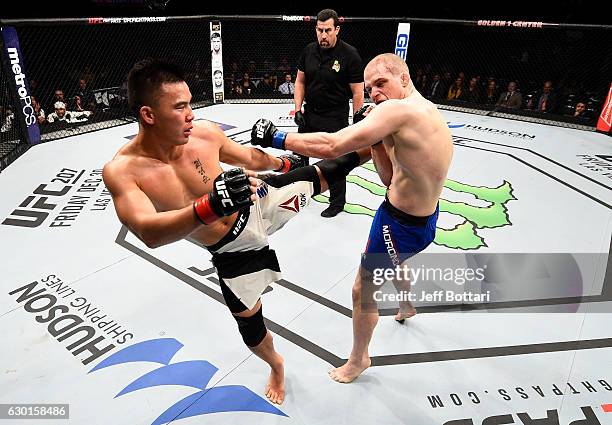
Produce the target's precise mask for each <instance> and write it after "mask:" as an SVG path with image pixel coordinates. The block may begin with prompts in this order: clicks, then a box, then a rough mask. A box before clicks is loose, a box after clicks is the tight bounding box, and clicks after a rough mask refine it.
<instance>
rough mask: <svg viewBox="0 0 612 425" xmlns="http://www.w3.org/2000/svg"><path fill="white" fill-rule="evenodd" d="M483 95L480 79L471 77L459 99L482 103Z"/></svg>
mask: <svg viewBox="0 0 612 425" xmlns="http://www.w3.org/2000/svg"><path fill="white" fill-rule="evenodd" d="M481 99H482V95H481V93H480V87H479V86H478V80H477V79H476V78H475V77H473V78H471V79H470V82H469V84H468V87H467V89H465V90H463V92H462V93H461V96H460V97H459V100H463V101H464V102H470V103H480V102H481Z"/></svg>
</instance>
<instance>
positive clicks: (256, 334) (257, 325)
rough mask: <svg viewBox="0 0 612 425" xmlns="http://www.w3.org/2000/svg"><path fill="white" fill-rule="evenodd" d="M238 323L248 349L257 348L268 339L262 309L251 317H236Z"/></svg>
mask: <svg viewBox="0 0 612 425" xmlns="http://www.w3.org/2000/svg"><path fill="white" fill-rule="evenodd" d="M234 319H236V322H238V331H239V332H240V335H242V340H243V341H244V343H245V344H246V345H247V347H256V346H258V345H259V344H261V341H263V339H264V338H265V337H266V333H267V332H268V330H267V329H266V325H265V324H264V320H263V314H262V312H261V307H260V308H259V310H257V313H255V314H254V315H252V316H250V317H239V316H234Z"/></svg>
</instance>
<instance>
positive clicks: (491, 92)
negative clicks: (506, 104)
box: [483, 78, 499, 105]
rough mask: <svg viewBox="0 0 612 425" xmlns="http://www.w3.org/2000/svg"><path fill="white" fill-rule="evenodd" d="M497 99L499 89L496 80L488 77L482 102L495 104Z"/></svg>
mask: <svg viewBox="0 0 612 425" xmlns="http://www.w3.org/2000/svg"><path fill="white" fill-rule="evenodd" d="M498 99H499V90H498V89H497V82H496V81H495V80H493V79H491V78H490V79H489V81H488V82H487V88H486V89H485V93H484V96H483V103H485V104H486V105H495V104H496V103H497V100H498Z"/></svg>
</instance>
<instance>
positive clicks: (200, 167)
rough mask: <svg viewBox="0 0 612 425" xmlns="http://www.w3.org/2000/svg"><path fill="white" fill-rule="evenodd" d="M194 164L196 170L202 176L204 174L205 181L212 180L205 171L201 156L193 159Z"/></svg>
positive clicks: (203, 179)
mask: <svg viewBox="0 0 612 425" xmlns="http://www.w3.org/2000/svg"><path fill="white" fill-rule="evenodd" d="M193 165H195V169H196V172H197V173H198V174H199V175H200V176H202V181H203V182H204V183H208V182H209V181H210V177H208V176H207V175H206V171H204V166H203V165H202V161H200V158H197V159H196V160H195V161H193Z"/></svg>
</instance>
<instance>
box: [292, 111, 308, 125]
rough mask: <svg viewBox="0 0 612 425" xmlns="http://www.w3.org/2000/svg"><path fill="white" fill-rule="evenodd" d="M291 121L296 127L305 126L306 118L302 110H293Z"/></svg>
mask: <svg viewBox="0 0 612 425" xmlns="http://www.w3.org/2000/svg"><path fill="white" fill-rule="evenodd" d="M293 122H294V123H295V124H296V125H297V126H298V127H306V118H304V114H303V113H302V111H295V116H294V117H293Z"/></svg>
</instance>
